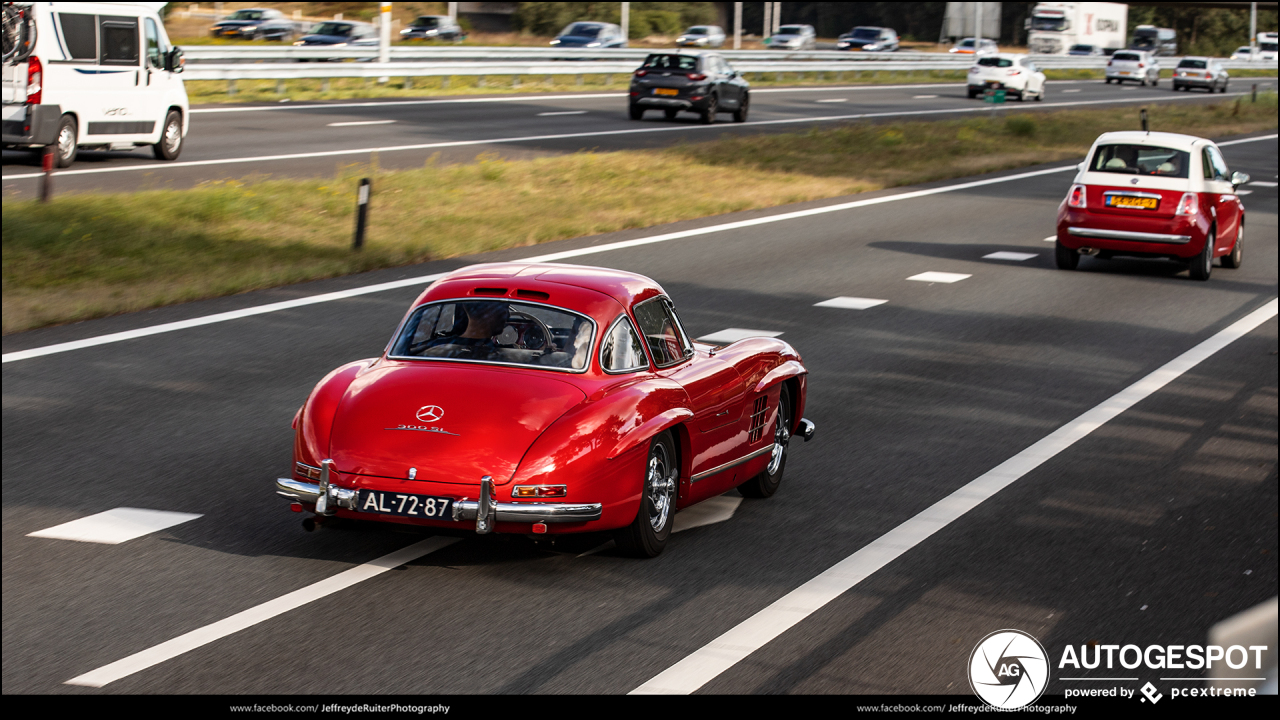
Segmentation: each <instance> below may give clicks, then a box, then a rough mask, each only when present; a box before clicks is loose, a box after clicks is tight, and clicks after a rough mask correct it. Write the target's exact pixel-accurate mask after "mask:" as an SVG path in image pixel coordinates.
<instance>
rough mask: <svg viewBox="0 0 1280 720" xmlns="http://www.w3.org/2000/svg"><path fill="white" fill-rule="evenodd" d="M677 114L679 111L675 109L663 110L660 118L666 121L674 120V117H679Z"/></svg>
mask: <svg viewBox="0 0 1280 720" xmlns="http://www.w3.org/2000/svg"><path fill="white" fill-rule="evenodd" d="M679 114H680V111H679V110H677V109H675V108H666V109H665V110H663V111H662V116H663V117H665V118H666V119H668V120H675V119H676V115H679Z"/></svg>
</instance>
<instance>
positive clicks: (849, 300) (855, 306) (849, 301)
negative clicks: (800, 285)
mask: <svg viewBox="0 0 1280 720" xmlns="http://www.w3.org/2000/svg"><path fill="white" fill-rule="evenodd" d="M887 302H889V301H888V300H877V299H876V298H863V297H843V296H842V297H835V298H831V299H830V300H823V301H822V302H820V303H814V304H813V306H814V307H829V308H840V309H842V310H866V309H867V308H873V307H875V306H877V305H883V304H885V303H887Z"/></svg>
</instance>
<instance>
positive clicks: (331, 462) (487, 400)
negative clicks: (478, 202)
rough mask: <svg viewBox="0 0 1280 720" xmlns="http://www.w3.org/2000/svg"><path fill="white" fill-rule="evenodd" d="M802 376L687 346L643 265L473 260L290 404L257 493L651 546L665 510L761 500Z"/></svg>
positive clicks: (437, 521) (809, 429) (391, 516)
mask: <svg viewBox="0 0 1280 720" xmlns="http://www.w3.org/2000/svg"><path fill="white" fill-rule="evenodd" d="M807 378H808V371H807V370H806V369H805V366H804V365H803V363H802V361H801V358H800V355H799V354H798V353H797V352H796V351H795V350H794V349H793V348H792V347H791V346H790V345H788V344H787V343H785V342H782V341H780V340H778V339H776V338H763V337H754V338H746V339H743V340H739V341H737V342H735V343H732V344H730V345H728V346H726V347H715V346H712V345H704V344H698V343H694V342H692V341H690V340H689V337H688V336H687V335H686V333H685V330H684V326H683V325H682V324H681V322H680V320H679V318H678V317H677V315H676V311H675V305H674V303H672V301H671V299H670V298H669V297H668V296H667V294H666V293H665V292H664V291H663V289H662V287H661V286H659V285H658V284H657V283H656V282H654V281H653V280H651V279H649V278H647V277H644V276H642V275H635V274H633V273H628V272H622V271H618V270H609V269H604V268H593V267H583V266H579V265H556V264H539V263H498V264H489V265H473V266H470V267H465V268H462V269H461V270H456V271H454V272H452V273H449V274H448V275H446V276H444V277H442V278H440V279H439V280H437V281H436V282H434V283H432V284H431V285H430V286H429V287H428V288H427V289H426V290H425V291H423V293H422V294H421V295H419V296H418V299H417V300H415V301H414V302H413V304H412V305H411V306H410V308H409V310H408V312H407V313H406V314H405V316H404V319H403V320H401V321H400V325H399V327H398V328H397V329H396V330H395V332H394V333H393V334H392V337H391V340H390V342H389V343H388V344H387V347H386V349H385V350H384V351H383V353H382V355H380V356H379V357H374V358H368V359H365V360H357V361H355V362H351V363H347V364H346V365H343V366H341V367H339V368H337V369H336V370H334V371H333V372H331V373H329V374H328V375H327V376H325V378H324V379H323V380H321V381H320V383H319V384H318V385H316V387H315V389H314V390H313V391H312V392H311V395H310V396H309V397H308V398H307V400H306V402H305V403H304V404H303V406H302V407H301V408H299V410H298V412H297V414H296V415H295V416H294V420H293V426H294V430H295V436H294V451H293V471H292V474H291V476H290V477H287V478H280V479H278V480H277V481H276V492H277V494H279V495H280V496H282V497H284V498H286V499H288V500H290V501H291V505H292V508H293V509H294V510H295V511H299V512H301V511H304V510H309V511H311V512H312V513H314V516H313V517H308V518H307V519H306V520H305V521H304V525H306V526H307V529H313V528H314V526H315V524H316V523H317V522H320V523H323V522H324V521H326V520H328V519H330V518H334V517H337V518H347V519H356V520H372V521H378V522H386V523H402V524H409V525H418V526H424V527H426V528H429V529H430V528H439V529H462V530H474V531H475V532H477V533H480V534H487V533H490V532H498V533H515V534H520V535H529V536H536V535H558V534H562V533H581V532H593V531H613V532H614V535H615V540H616V542H617V543H618V545H619V547H620V548H621V549H622V550H623V551H624V552H626V553H628V554H631V555H635V556H640V557H653V556H655V555H657V554H658V553H660V552H662V550H663V547H664V546H665V544H666V541H667V537H668V536H669V535H670V533H671V527H672V523H673V520H674V516H675V513H676V511H677V510H678V509H681V508H686V507H689V506H690V505H693V504H695V503H697V502H700V501H702V500H705V499H707V498H711V497H715V496H717V495H720V494H722V493H724V492H725V491H727V490H729V489H732V488H735V487H736V488H738V490H739V492H741V493H742V494H743V495H745V496H747V497H755V498H766V497H770V496H771V495H773V494H774V493H775V492H776V491H777V490H778V486H779V483H780V482H781V480H782V474H783V470H784V469H785V466H786V458H787V450H788V446H789V443H790V440H791V438H793V437H794V436H797V435H799V436H800V437H802V438H804V439H805V440H808V439H810V438H812V437H813V434H814V426H813V423H811V422H809V421H808V420H804V419H802V417H803V413H804V408H805V397H806V388H807Z"/></svg>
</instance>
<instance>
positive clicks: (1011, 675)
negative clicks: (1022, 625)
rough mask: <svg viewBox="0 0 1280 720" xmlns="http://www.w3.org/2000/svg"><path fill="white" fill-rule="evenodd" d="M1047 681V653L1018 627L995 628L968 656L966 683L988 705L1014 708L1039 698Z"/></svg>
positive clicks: (1003, 708)
mask: <svg viewBox="0 0 1280 720" xmlns="http://www.w3.org/2000/svg"><path fill="white" fill-rule="evenodd" d="M1048 684H1049V654H1048V653H1046V652H1045V651H1044V646H1042V645H1041V644H1040V641H1039V640H1036V639H1035V638H1033V637H1031V636H1030V635H1028V634H1026V633H1024V632H1022V631H1021V630H997V631H995V632H993V633H991V634H990V635H988V636H986V637H984V638H982V640H981V641H979V642H978V645H977V646H976V647H974V648H973V654H972V655H970V656H969V687H970V688H972V689H973V694H974V695H977V696H978V697H980V698H982V701H983V702H985V703H987V704H988V705H990V706H992V707H995V708H999V709H1001V710H1017V709H1018V708H1020V707H1026V706H1027V705H1030V704H1031V703H1033V702H1035V701H1036V700H1037V699H1039V697H1040V695H1041V694H1043V693H1044V688H1045V686H1046V685H1048Z"/></svg>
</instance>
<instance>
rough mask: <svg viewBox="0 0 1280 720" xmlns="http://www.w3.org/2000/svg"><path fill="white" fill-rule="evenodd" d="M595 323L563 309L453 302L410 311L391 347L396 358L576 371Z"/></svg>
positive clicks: (587, 350)
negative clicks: (410, 313)
mask: <svg viewBox="0 0 1280 720" xmlns="http://www.w3.org/2000/svg"><path fill="white" fill-rule="evenodd" d="M594 333H595V323H594V322H592V321H591V319H590V318H588V317H586V316H584V315H580V314H578V313H575V312H570V311H568V310H560V309H557V308H552V307H548V306H545V305H537V304H534V303H522V302H512V301H510V300H503V299H493V300H477V299H466V300H453V301H444V302H437V303H431V304H429V305H423V306H422V307H419V308H418V309H416V310H414V312H413V314H412V315H410V316H409V320H408V321H407V322H406V323H405V324H404V329H402V330H401V331H400V335H399V337H397V338H396V342H395V345H393V346H392V348H391V352H390V355H391V356H392V357H397V358H422V359H430V360H448V361H464V362H481V363H498V364H503V365H528V366H532V367H538V368H549V369H559V370H571V371H581V370H584V369H586V367H587V361H588V359H589V358H590V356H591V343H592V339H593V336H594Z"/></svg>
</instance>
